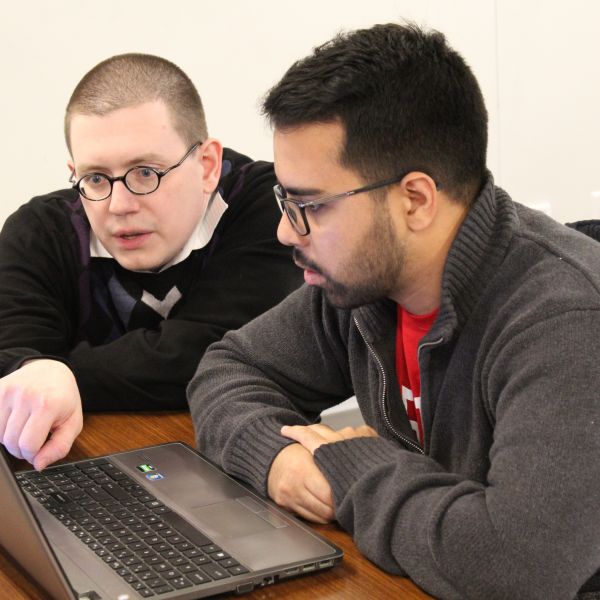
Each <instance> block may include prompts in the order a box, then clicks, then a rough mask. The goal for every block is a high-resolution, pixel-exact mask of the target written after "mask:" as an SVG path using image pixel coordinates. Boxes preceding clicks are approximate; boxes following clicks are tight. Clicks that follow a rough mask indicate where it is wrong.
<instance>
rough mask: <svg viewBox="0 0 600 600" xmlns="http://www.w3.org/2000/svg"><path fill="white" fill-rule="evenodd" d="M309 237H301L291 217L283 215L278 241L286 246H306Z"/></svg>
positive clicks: (278, 230)
mask: <svg viewBox="0 0 600 600" xmlns="http://www.w3.org/2000/svg"><path fill="white" fill-rule="evenodd" d="M307 238H308V236H306V235H305V236H302V235H300V234H299V233H298V232H297V231H296V230H295V229H294V228H293V226H292V224H291V222H290V219H289V217H288V216H287V215H286V214H282V215H281V219H280V220H279V225H278V226H277V239H278V240H279V241H280V242H281V243H282V244H283V245H284V246H304V245H306V243H307V241H308V239H307Z"/></svg>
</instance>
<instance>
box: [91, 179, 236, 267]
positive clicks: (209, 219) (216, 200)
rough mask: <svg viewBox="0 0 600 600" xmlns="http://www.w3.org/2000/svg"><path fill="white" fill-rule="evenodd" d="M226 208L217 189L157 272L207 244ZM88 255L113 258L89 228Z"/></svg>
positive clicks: (180, 260) (182, 259)
mask: <svg viewBox="0 0 600 600" xmlns="http://www.w3.org/2000/svg"><path fill="white" fill-rule="evenodd" d="M226 210H227V203H226V202H225V200H223V198H222V196H221V194H220V193H219V192H218V191H217V192H215V193H214V194H213V195H212V196H211V198H210V200H209V202H208V206H207V207H206V211H205V213H204V216H203V217H202V219H200V221H199V222H198V224H197V225H196V228H195V229H194V231H192V235H191V236H190V237H189V239H188V241H187V242H186V243H185V245H184V246H183V248H182V249H181V251H180V252H179V253H178V254H177V256H175V257H174V258H172V259H171V260H170V261H169V262H168V263H167V264H165V265H163V266H162V267H161V268H160V270H159V271H158V272H159V273H160V272H162V271H164V270H166V269H168V268H169V267H172V266H173V265H176V264H178V263H180V262H182V261H184V260H185V259H186V258H187V257H188V256H189V255H190V254H191V253H192V251H193V250H199V249H200V248H204V246H206V244H208V242H209V241H210V240H211V238H212V236H213V233H214V232H215V229H216V227H217V225H218V224H219V221H220V219H221V217H222V216H223V213H224V212H225V211H226ZM90 256H91V257H92V258H113V256H112V255H111V254H110V253H109V251H108V250H107V249H106V248H105V247H104V245H103V244H102V242H101V241H100V240H99V239H98V238H97V237H96V234H95V233H94V231H93V230H92V229H91V228H90ZM140 272H144V271H140Z"/></svg>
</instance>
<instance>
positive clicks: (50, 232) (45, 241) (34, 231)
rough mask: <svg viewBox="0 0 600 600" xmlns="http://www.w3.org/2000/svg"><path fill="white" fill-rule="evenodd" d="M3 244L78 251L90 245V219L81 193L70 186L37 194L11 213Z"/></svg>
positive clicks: (4, 230) (48, 250)
mask: <svg viewBox="0 0 600 600" xmlns="http://www.w3.org/2000/svg"><path fill="white" fill-rule="evenodd" d="M1 240H2V243H3V245H5V246H6V245H10V246H11V247H15V248H16V247H20V248H23V249H25V250H27V251H29V250H30V249H33V248H40V249H42V248H45V249H46V251H47V252H48V253H51V254H56V253H59V254H61V255H64V254H65V253H72V252H75V253H76V254H77V255H79V254H80V248H84V247H86V246H87V245H88V244H89V222H88V220H87V217H86V216H85V212H84V210H83V207H82V206H81V202H80V201H79V196H78V194H77V193H76V192H74V191H73V190H70V189H66V190H58V191H55V192H51V193H49V194H45V195H43V196H36V197H34V198H32V199H31V200H29V202H26V203H25V204H23V205H22V206H21V207H20V208H18V209H17V210H16V211H15V212H14V213H13V214H12V215H10V216H9V217H8V218H7V219H6V222H5V223H4V226H3V227H2V233H1Z"/></svg>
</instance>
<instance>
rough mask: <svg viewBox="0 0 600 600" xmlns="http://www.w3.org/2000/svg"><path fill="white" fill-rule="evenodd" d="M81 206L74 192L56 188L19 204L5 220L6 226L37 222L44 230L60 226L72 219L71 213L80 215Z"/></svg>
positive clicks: (20, 225)
mask: <svg viewBox="0 0 600 600" xmlns="http://www.w3.org/2000/svg"><path fill="white" fill-rule="evenodd" d="M82 214H83V208H82V207H81V203H80V202H79V198H78V195H77V193H76V192H74V191H73V190H70V189H65V190H57V191H55V192H51V193H49V194H44V195H43V196H35V197H34V198H32V199H31V200H29V202H26V203H25V204H23V205H22V206H20V207H19V208H18V209H17V210H16V211H15V212H14V213H13V214H12V215H10V216H9V217H8V219H7V220H6V226H7V227H22V226H26V227H27V228H31V226H32V222H39V224H40V225H41V226H42V228H43V229H44V230H46V229H52V228H60V229H61V230H63V228H64V226H65V224H68V223H69V222H71V221H72V218H73V215H82Z"/></svg>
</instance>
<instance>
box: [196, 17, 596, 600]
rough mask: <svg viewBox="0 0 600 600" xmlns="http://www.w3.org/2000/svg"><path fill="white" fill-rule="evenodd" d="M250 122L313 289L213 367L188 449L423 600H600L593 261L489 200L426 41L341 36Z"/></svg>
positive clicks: (284, 230) (199, 390) (256, 324)
mask: <svg viewBox="0 0 600 600" xmlns="http://www.w3.org/2000/svg"><path fill="white" fill-rule="evenodd" d="M263 108H264V112H265V113H266V115H268V117H269V119H270V121H271V123H272V124H273V126H274V151H275V171H276V174H277V178H278V180H279V184H278V185H276V186H275V196H276V200H277V203H278V204H279V205H280V208H281V210H282V211H283V212H284V213H285V214H284V216H283V217H282V219H281V221H280V224H279V229H278V237H279V239H280V241H282V242H283V243H284V244H286V245H288V246H291V247H293V249H294V260H295V262H296V264H297V265H298V266H300V267H301V268H302V269H303V270H304V278H305V282H306V283H307V284H308V285H306V286H303V287H302V288H300V289H299V290H297V291H296V292H294V293H293V294H291V295H290V296H289V297H288V298H286V300H284V301H283V302H282V303H281V304H279V305H278V306H277V307H275V308H273V309H272V310H270V311H268V312H267V313H265V314H264V315H262V316H261V317H259V318H258V319H256V320H255V321H253V322H252V323H250V324H248V325H246V326H245V327H243V328H241V329H240V330H239V331H236V332H230V333H228V334H227V335H226V336H225V337H224V338H223V339H222V340H221V341H219V342H217V343H215V344H214V345H213V346H211V348H210V349H209V350H208V352H207V353H206V354H205V356H204V358H203V360H202V361H201V363H200V366H199V369H198V371H197V373H196V375H195V377H194V379H192V381H191V383H190V386H189V388H188V399H189V403H190V408H191V411H192V416H193V419H194V423H195V427H196V430H197V441H198V445H199V447H200V448H201V449H202V450H203V451H204V452H206V453H207V454H208V455H209V456H210V457H211V458H212V459H213V460H215V461H216V462H218V463H219V464H221V465H222V466H223V467H224V468H225V469H226V470H227V471H228V472H229V473H231V474H233V475H235V476H236V477H239V478H240V479H243V480H245V481H246V482H248V483H249V484H251V485H253V486H254V487H255V488H257V489H258V490H260V491H262V492H263V493H265V494H267V493H268V494H269V495H270V496H271V497H272V498H273V499H274V500H275V501H276V502H278V503H279V504H281V505H283V506H285V507H287V508H289V509H290V510H292V511H294V512H296V513H298V514H299V515H301V516H302V517H305V518H306V519H309V520H313V521H317V522H327V521H330V520H332V519H335V520H337V521H338V522H339V524H340V525H341V526H342V527H344V528H345V529H346V530H348V531H349V532H351V533H352V535H353V537H354V539H355V541H356V544H357V546H358V547H359V548H360V549H361V550H362V551H363V552H364V553H365V554H366V555H367V557H368V558H369V559H371V560H372V561H373V562H374V563H376V564H377V565H379V566H380V567H381V568H383V569H385V570H387V571H389V572H391V573H396V574H400V575H404V576H410V577H411V578H412V579H413V580H414V581H415V582H416V583H418V584H419V585H421V586H422V587H423V588H424V589H425V590H426V591H427V592H429V593H430V594H432V595H433V596H435V597H440V598H447V599H449V598H488V599H491V598H544V599H550V598H573V597H574V596H575V595H576V594H577V592H578V590H579V589H580V588H581V589H583V590H596V589H598V588H600V585H599V584H600V577H596V578H593V575H594V573H595V572H596V570H597V569H598V567H600V519H599V518H598V498H599V497H600V478H599V477H598V465H599V464H600V431H599V428H600V395H599V394H600V392H599V390H600V369H599V368H598V353H599V350H600V244H598V243H597V242H596V241H595V240H593V239H591V238H589V237H586V236H585V235H583V234H581V233H578V232H575V231H573V230H571V229H569V228H567V227H565V226H563V225H561V224H559V223H556V222H554V221H553V220H551V219H550V218H548V217H547V216H545V215H543V214H541V213H538V212H536V211H533V210H531V209H528V208H526V207H525V206H522V205H520V204H517V203H516V202H513V201H512V200H511V199H510V197H509V196H508V195H507V194H506V192H504V191H503V190H501V189H500V188H498V187H496V186H495V185H494V181H493V179H492V176H491V174H490V173H489V172H488V171H487V170H486V146H487V113H486V109H485V105H484V102H483V98H482V95H481V91H480V89H479V86H478V84H477V81H476V80H475V77H474V76H473V74H472V72H471V70H470V69H469V67H468V66H467V65H466V64H465V62H464V60H463V59H462V57H461V56H460V55H459V54H457V53H456V52H455V51H454V50H452V49H451V48H450V47H449V46H448V45H447V44H446V41H445V39H444V36H443V35H442V34H440V33H438V32H428V31H424V30H421V29H419V28H417V27H415V26H411V25H407V26H400V25H393V24H392V25H379V26H375V27H373V28H371V29H366V30H359V31H356V32H352V33H349V34H345V35H340V36H338V37H337V38H335V39H334V40H332V41H331V42H329V43H326V44H324V45H323V46H321V47H319V48H317V49H316V50H315V51H314V53H313V54H312V55H310V56H308V57H307V58H305V59H303V60H300V61H298V62H296V63H295V64H294V65H293V66H292V67H291V68H290V69H289V70H288V72H287V73H286V74H285V75H284V77H283V79H282V80H281V81H280V82H279V83H278V84H277V85H276V86H275V87H274V88H273V89H272V90H271V91H270V92H269V94H268V95H267V97H266V100H265V102H264V105H263ZM352 394H355V395H356V398H357V401H358V404H359V406H360V410H361V413H362V416H363V418H364V420H365V423H366V425H365V426H363V427H360V428H356V429H352V428H347V429H343V430H341V431H333V430H332V429H330V428H329V427H327V426H325V425H323V424H319V423H316V421H317V420H318V417H319V414H320V413H321V412H322V411H323V410H325V409H327V408H329V407H332V406H334V405H336V404H338V403H340V402H341V401H343V400H344V399H345V398H347V397H349V396H351V395H352Z"/></svg>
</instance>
